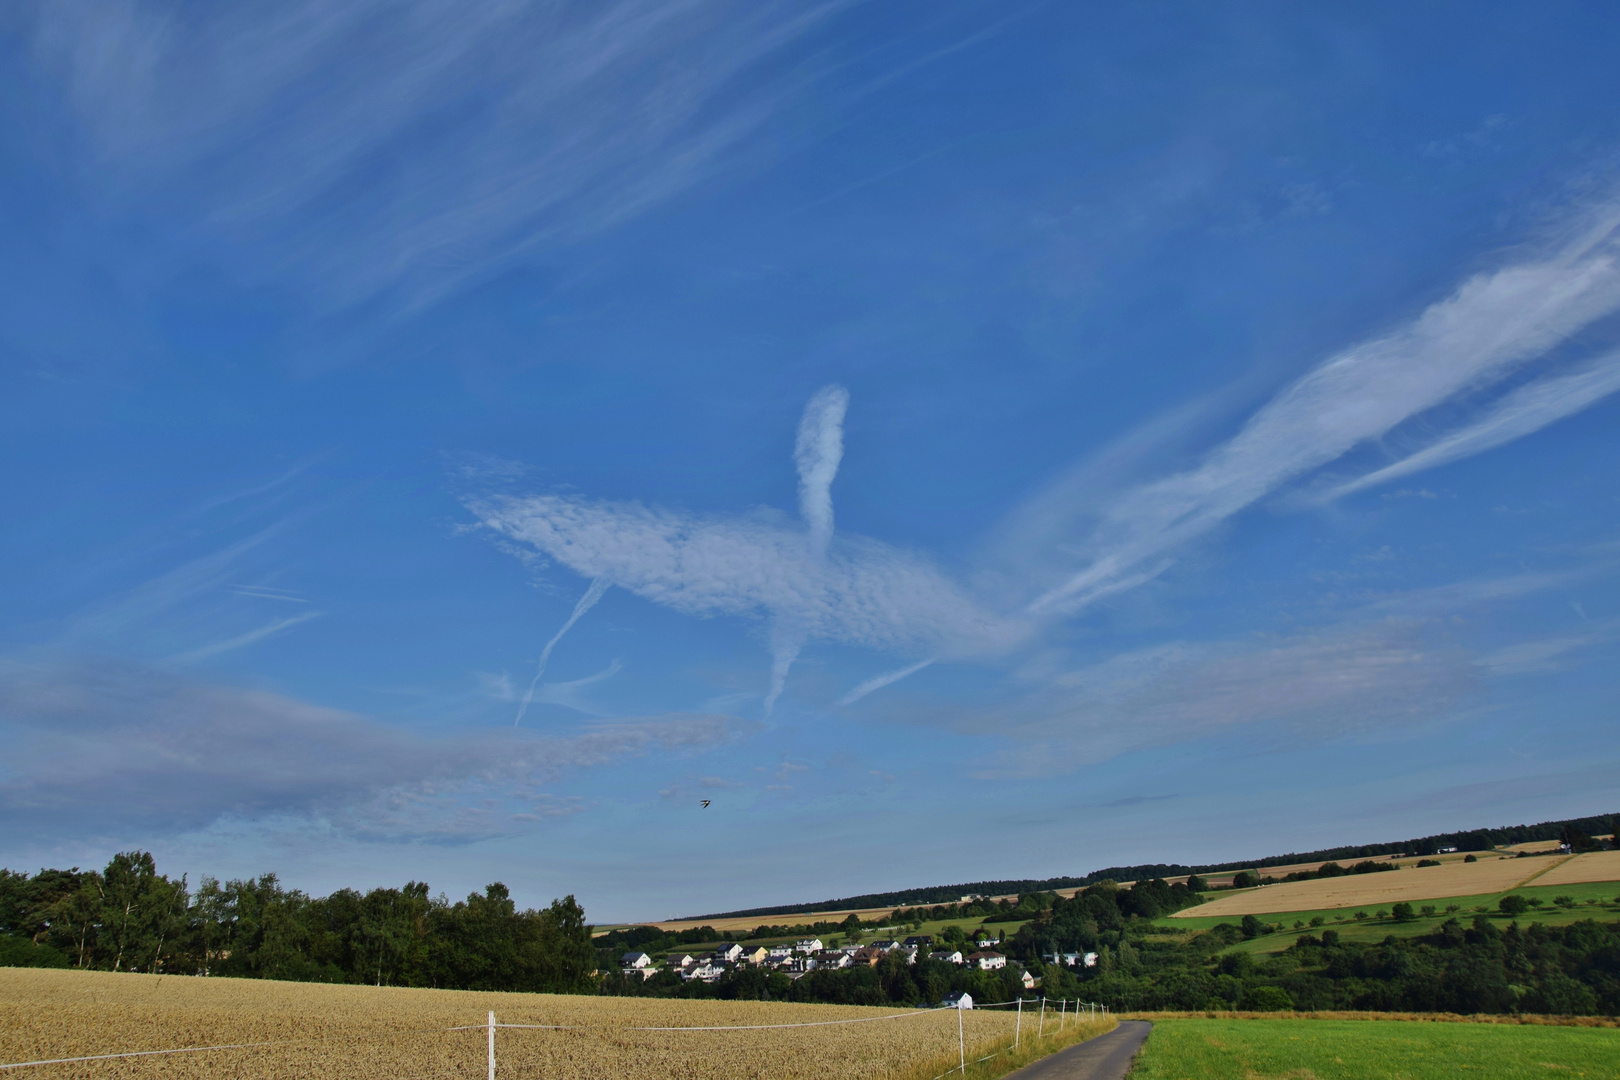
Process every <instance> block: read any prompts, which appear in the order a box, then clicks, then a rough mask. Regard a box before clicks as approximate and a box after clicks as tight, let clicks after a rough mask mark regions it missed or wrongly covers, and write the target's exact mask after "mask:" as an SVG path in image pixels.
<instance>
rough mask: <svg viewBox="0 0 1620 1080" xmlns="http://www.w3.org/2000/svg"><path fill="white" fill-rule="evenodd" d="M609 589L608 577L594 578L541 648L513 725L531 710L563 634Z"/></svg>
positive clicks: (519, 721)
mask: <svg viewBox="0 0 1620 1080" xmlns="http://www.w3.org/2000/svg"><path fill="white" fill-rule="evenodd" d="M607 591H608V580H607V579H606V578H601V577H599V578H596V579H594V580H592V582H591V585H590V588H588V589H586V590H585V595H584V596H581V597H580V598H579V600H578V601H577V602H576V603H575V604H574V611H573V613H572V614H571V615H569V616H568V621H567V622H565V623H563V624H562V629H560V630H558V631H557V632H556V633H555V634H553V635H551V640H550V641H548V642H546V647H545V648H543V649H541V650H540V659H539V660H538V661H536V662H535V665H534V678H532V679H530V680H529V688H528V689H527V690H525V691H524V692H523V701H522V702H521V703H519V705H518V711H517V715H516V716H514V717H513V718H512V726H513V727H517V726H518V725H519V724H521V723H522V722H523V715H524V714H525V713H527V712H528V711H529V703H530V702H532V701H533V700H534V688H535V687H537V686H539V685H540V678H541V676H543V675H544V674H545V673H546V665H547V664H549V663H551V650H552V649H555V648H556V647H557V642H559V641H561V640H562V639H563V635H564V634H566V633H568V631H569V630H570V629H572V628H573V625H574V624H575V623H577V622H579V617H580V616H581V615H583V614H585V613H586V612H587V611H589V610H591V608H593V607H595V606H596V602H597V601H598V600H600V599H602V594H603V593H605V592H607Z"/></svg>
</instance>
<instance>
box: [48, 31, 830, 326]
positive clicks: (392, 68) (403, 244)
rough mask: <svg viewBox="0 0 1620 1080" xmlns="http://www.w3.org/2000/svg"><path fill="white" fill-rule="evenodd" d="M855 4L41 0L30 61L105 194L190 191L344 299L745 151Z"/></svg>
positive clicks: (214, 222) (197, 206) (410, 281)
mask: <svg viewBox="0 0 1620 1080" xmlns="http://www.w3.org/2000/svg"><path fill="white" fill-rule="evenodd" d="M842 6H843V5H842V4H840V3H836V2H833V3H825V4H820V5H816V6H812V7H810V8H805V7H802V6H789V5H782V4H774V3H766V4H744V3H737V2H734V0H696V2H690V3H667V2H660V0H616V2H609V3H604V4H583V3H542V2H511V3H504V2H494V0H475V2H471V3H451V2H448V0H406V2H404V3H383V2H381V0H359V2H356V3H347V4H326V3H317V2H313V0H294V2H293V3H290V4H282V5H278V6H275V7H273V8H262V7H256V6H252V5H248V6H231V5H225V6H207V5H205V6H203V7H177V6H175V5H172V4H167V3H160V2H158V0H92V2H90V3H88V4H84V5H79V6H77V7H75V8H74V9H73V10H71V11H69V10H67V9H64V8H60V7H58V6H56V5H51V4H37V5H35V6H34V8H33V16H34V17H33V23H34V26H33V30H34V34H33V38H34V48H33V56H34V61H35V63H36V65H37V68H38V71H39V74H40V75H41V76H42V77H43V78H45V79H46V80H48V81H49V82H50V83H51V84H52V85H55V86H57V87H60V88H61V90H62V91H63V93H64V94H65V96H66V97H67V98H68V99H69V100H70V101H71V102H72V104H73V105H74V106H75V108H76V112H77V117H78V120H79V123H80V124H81V125H82V130H83V131H84V132H85V133H86V134H87V135H88V137H89V140H90V143H91V145H92V146H93V153H92V156H91V159H90V160H89V161H88V162H87V164H86V168H85V170H84V176H85V178H86V182H87V183H92V184H93V185H94V186H95V187H96V188H97V194H98V197H99V198H100V200H102V201H103V202H104V203H111V204H114V205H117V204H119V203H134V204H137V205H142V206H150V205H151V204H152V203H154V202H163V203H167V202H175V203H176V205H173V206H168V207H167V209H170V210H180V209H185V210H187V211H188V212H190V213H192V214H193V215H194V217H195V219H196V224H198V225H199V226H201V227H203V228H205V229H210V230H213V231H215V232H219V233H223V234H225V235H228V236H231V237H233V238H238V239H247V240H250V241H252V242H255V243H259V244H263V245H265V246H267V247H269V248H271V249H272V250H273V251H274V252H275V253H276V255H277V259H276V260H275V261H276V262H277V263H278V264H279V265H281V266H283V267H285V266H299V267H302V268H305V269H306V270H309V271H313V273H314V275H315V277H316V279H317V281H318V282H319V285H320V288H321V290H322V294H323V297H325V298H326V299H327V300H328V302H336V303H352V302H355V301H357V300H361V299H364V298H367V297H369V296H372V295H375V294H376V293H378V292H380V291H383V290H385V289H390V288H398V289H401V290H403V291H404V292H405V293H406V294H408V295H409V296H410V297H413V298H417V299H420V298H425V297H430V296H432V295H434V294H436V293H440V292H442V291H444V290H446V289H448V288H450V287H452V286H454V285H455V284H456V283H457V282H458V281H460V280H463V279H465V278H466V277H468V276H470V275H473V274H477V273H479V272H481V271H484V270H487V269H488V268H490V267H491V266H494V265H496V264H499V263H501V262H502V261H504V260H505V259H507V258H509V257H511V256H513V255H516V254H518V253H520V252H524V251H532V250H533V249H535V248H536V247H537V246H540V245H545V244H547V243H556V242H564V241H568V240H571V239H574V238H577V237H579V236H582V235H586V234H589V233H592V232H595V231H598V230H600V229H603V228H606V227H608V226H610V225H612V224H614V223H617V222H621V221H624V220H626V219H628V218H630V217H633V216H634V215H636V214H638V213H641V212H643V211H645V210H646V209H648V208H649V207H652V206H655V205H657V204H659V203H661V202H663V201H665V200H667V199H669V198H671V197H673V196H675V195H677V194H679V193H680V192H682V191H684V190H687V189H688V188H690V187H691V186H693V185H694V184H697V183H699V182H701V181H703V180H704V179H705V178H707V177H709V176H712V175H714V174H715V173H716V172H717V171H719V170H722V169H724V168H727V167H729V166H730V165H732V164H735V163H736V162H737V161H738V160H739V159H741V158H744V157H745V156H746V155H747V154H748V153H749V152H750V150H749V137H750V136H751V135H753V134H755V133H756V132H757V131H758V130H759V129H760V127H761V126H762V125H763V124H764V123H765V122H766V121H767V120H768V119H769V118H770V117H771V116H772V115H774V113H775V112H776V111H777V110H778V109H780V108H781V107H782V106H783V105H784V104H785V103H787V102H789V101H791V100H794V99H795V98H796V97H797V96H798V95H800V94H802V93H803V92H804V91H805V90H806V89H807V88H808V87H809V86H811V85H813V84H814V82H815V79H816V75H815V73H814V72H813V71H812V70H811V69H810V68H809V66H808V63H807V62H796V59H798V58H796V57H795V54H794V51H793V50H794V48H795V46H796V45H797V44H798V43H800V42H802V41H803V40H804V39H805V38H806V37H807V36H808V35H811V34H813V33H814V32H816V31H817V29H818V28H819V27H821V26H822V25H823V24H825V23H826V21H827V20H828V18H829V17H830V16H831V15H832V14H834V13H835V12H837V11H838V10H839V8H840V7H842ZM766 61H770V62H769V63H766Z"/></svg>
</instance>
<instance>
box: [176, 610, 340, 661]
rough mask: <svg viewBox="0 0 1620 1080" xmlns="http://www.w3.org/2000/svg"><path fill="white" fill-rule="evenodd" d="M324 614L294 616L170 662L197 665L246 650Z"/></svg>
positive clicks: (183, 655) (191, 651)
mask: <svg viewBox="0 0 1620 1080" xmlns="http://www.w3.org/2000/svg"><path fill="white" fill-rule="evenodd" d="M323 614H325V613H324V612H320V611H306V612H303V613H302V614H299V615H294V616H292V617H291V618H287V619H278V620H276V621H275V622H273V623H269V624H267V625H265V626H261V627H259V628H258V629H257V630H249V631H248V632H247V633H245V634H238V635H236V636H235V637H233V638H226V639H225V640H224V641H216V642H214V643H213V644H210V645H204V646H202V647H201V648H198V649H192V650H190V651H189V652H183V653H181V654H180V655H178V656H173V657H170V658H169V662H170V663H172V664H195V663H196V662H197V661H199V660H206V659H208V658H209V657H210V656H218V655H219V654H221V653H227V652H231V651H233V650H236V649H241V648H245V647H247V646H249V645H252V644H253V643H254V642H256V641H263V640H264V639H265V638H267V637H270V636H271V635H273V634H279V633H281V632H282V631H283V630H287V629H290V628H291V627H294V626H297V625H298V624H299V623H302V622H308V621H309V620H311V619H318V618H320V617H321V616H322V615H323Z"/></svg>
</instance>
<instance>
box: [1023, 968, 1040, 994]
mask: <svg viewBox="0 0 1620 1080" xmlns="http://www.w3.org/2000/svg"><path fill="white" fill-rule="evenodd" d="M1018 981H1019V982H1021V983H1023V984H1024V989H1025V990H1033V989H1035V985H1036V984H1037V983H1039V982H1040V981H1041V980H1039V979H1037V978H1036V977H1035V976H1033V975H1031V974H1030V973H1029V972H1027V971H1021V972H1019V973H1018Z"/></svg>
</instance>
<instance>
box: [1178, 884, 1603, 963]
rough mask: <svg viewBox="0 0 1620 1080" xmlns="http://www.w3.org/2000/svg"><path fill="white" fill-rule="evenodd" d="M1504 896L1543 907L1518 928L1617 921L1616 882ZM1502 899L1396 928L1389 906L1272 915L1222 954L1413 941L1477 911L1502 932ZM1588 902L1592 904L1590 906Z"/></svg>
mask: <svg viewBox="0 0 1620 1080" xmlns="http://www.w3.org/2000/svg"><path fill="white" fill-rule="evenodd" d="M1509 891H1511V892H1513V893H1514V894H1516V895H1518V896H1523V897H1524V898H1525V899H1527V900H1528V899H1531V898H1536V899H1540V900H1541V901H1542V906H1541V907H1539V908H1532V909H1530V910H1529V911H1527V912H1525V913H1524V914H1523V915H1520V916H1519V917H1518V921H1519V923H1520V925H1524V924H1527V923H1532V922H1539V923H1548V924H1551V925H1554V926H1561V925H1565V924H1567V923H1572V922H1576V921H1578V920H1580V919H1598V920H1600V921H1605V922H1611V921H1613V920H1615V919H1616V918H1620V904H1617V903H1615V902H1614V901H1615V899H1616V897H1620V882H1614V881H1600V882H1593V883H1590V884H1581V885H1545V886H1543V885H1531V886H1528V887H1526V888H1523V889H1512V890H1509ZM1506 895H1507V893H1481V894H1479V895H1476V896H1446V897H1440V898H1438V899H1435V900H1422V901H1414V902H1413V905H1412V906H1413V907H1415V908H1422V907H1424V906H1425V905H1430V904H1432V905H1434V909H1435V913H1434V915H1432V916H1423V915H1420V916H1419V917H1418V918H1416V919H1413V920H1412V921H1411V922H1395V921H1394V920H1392V919H1380V918H1378V917H1377V914H1378V912H1380V911H1384V912H1388V911H1389V910H1390V908H1391V907H1392V906H1393V905H1391V904H1362V905H1360V906H1359V907H1349V908H1326V909H1320V910H1315V911H1278V912H1271V913H1268V914H1265V915H1260V916H1257V918H1259V919H1260V921H1261V922H1264V923H1270V924H1273V925H1275V924H1277V923H1281V924H1282V925H1283V927H1284V929H1283V930H1281V931H1278V932H1277V933H1275V934H1268V935H1266V936H1264V937H1258V938H1255V939H1253V940H1252V941H1244V942H1240V943H1239V944H1237V945H1234V946H1232V947H1231V948H1230V949H1229V950H1227V951H1229V952H1251V953H1263V952H1281V951H1282V950H1283V949H1286V948H1288V947H1289V946H1290V945H1292V944H1293V943H1294V939H1295V938H1297V937H1299V935H1300V934H1315V933H1320V932H1321V931H1322V930H1337V931H1338V932H1339V937H1340V938H1342V939H1343V940H1345V941H1382V940H1383V939H1384V938H1386V937H1388V936H1389V935H1391V934H1394V935H1395V936H1396V937H1414V936H1417V935H1419V934H1430V933H1433V932H1434V930H1435V928H1436V927H1437V926H1439V925H1440V924H1441V923H1443V922H1445V921H1446V920H1447V919H1451V918H1456V919H1459V920H1461V921H1462V922H1463V923H1465V924H1466V923H1469V922H1472V921H1473V918H1474V916H1475V915H1478V914H1480V912H1479V911H1478V910H1477V909H1478V908H1481V907H1483V908H1485V909H1486V913H1487V914H1489V915H1490V916H1491V918H1492V919H1493V920H1494V921H1496V922H1498V923H1500V924H1501V925H1504V926H1505V925H1507V923H1508V922H1509V919H1508V917H1507V916H1506V915H1503V914H1502V913H1501V912H1500V911H1499V910H1497V907H1496V902H1497V901H1498V900H1500V899H1501V898H1502V897H1504V896H1506ZM1557 896H1568V897H1571V898H1573V899H1574V900H1575V906H1574V907H1573V908H1561V907H1558V906H1556V905H1554V904H1553V898H1554V897H1557ZM1588 901H1592V902H1591V903H1589V902H1588ZM1451 905H1456V906H1457V909H1458V910H1456V911H1454V912H1448V911H1446V908H1447V907H1449V906H1451ZM1358 911H1363V912H1366V914H1367V917H1366V918H1365V919H1360V920H1358V919H1356V917H1355V913H1356V912H1358ZM1318 917H1319V918H1321V919H1322V926H1320V927H1317V928H1314V929H1313V928H1312V927H1311V926H1310V921H1311V919H1313V918H1318ZM1241 919H1242V916H1238V915H1227V916H1223V917H1219V918H1216V917H1211V916H1191V917H1188V918H1180V919H1171V918H1164V919H1157V920H1155V922H1154V925H1155V926H1158V927H1164V928H1166V929H1169V930H1177V931H1184V932H1186V933H1187V934H1188V935H1189V936H1190V935H1191V934H1192V933H1195V932H1197V931H1201V930H1208V929H1209V928H1210V927H1212V926H1216V925H1218V924H1220V923H1229V924H1231V925H1233V926H1236V925H1237V924H1238V923H1239V922H1240V921H1241ZM1296 922H1300V923H1304V924H1306V925H1305V926H1304V927H1302V928H1300V929H1298V930H1296V929H1294V923H1296Z"/></svg>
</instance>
